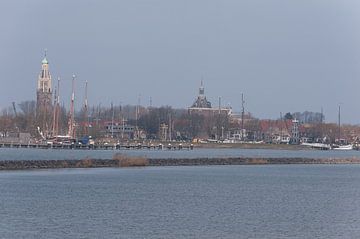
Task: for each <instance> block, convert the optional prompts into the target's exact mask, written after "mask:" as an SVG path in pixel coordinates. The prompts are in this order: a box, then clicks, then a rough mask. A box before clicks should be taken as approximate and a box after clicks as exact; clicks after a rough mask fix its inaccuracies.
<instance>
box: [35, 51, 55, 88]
mask: <svg viewBox="0 0 360 239" xmlns="http://www.w3.org/2000/svg"><path fill="white" fill-rule="evenodd" d="M38 91H41V92H49V93H51V92H52V89H51V75H50V72H49V62H48V60H47V58H46V50H45V56H44V59H43V60H42V61H41V72H40V74H39V78H38Z"/></svg>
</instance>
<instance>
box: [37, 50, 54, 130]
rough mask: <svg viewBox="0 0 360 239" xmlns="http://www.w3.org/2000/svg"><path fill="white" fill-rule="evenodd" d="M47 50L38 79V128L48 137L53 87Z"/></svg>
mask: <svg viewBox="0 0 360 239" xmlns="http://www.w3.org/2000/svg"><path fill="white" fill-rule="evenodd" d="M46 54H47V51H46V50H45V55H44V59H43V60H42V61H41V71H40V74H39V77H38V82H37V89H36V118H37V124H38V125H37V126H38V127H40V129H41V131H42V132H43V134H44V135H45V136H46V135H47V134H49V133H50V127H51V118H52V117H51V115H52V108H53V107H52V87H51V74H50V72H49V62H48V60H47V56H46Z"/></svg>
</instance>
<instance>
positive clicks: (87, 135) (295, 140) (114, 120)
mask: <svg viewBox="0 0 360 239" xmlns="http://www.w3.org/2000/svg"><path fill="white" fill-rule="evenodd" d="M75 81H76V76H75V75H74V76H73V87H72V95H71V99H70V102H71V103H70V105H69V106H65V105H63V104H61V103H60V96H61V91H60V89H61V87H60V80H57V81H55V82H54V80H53V79H52V76H51V74H50V69H49V62H48V59H47V56H46V54H45V57H44V59H43V60H42V62H41V70H40V74H39V77H38V84H37V89H36V90H35V89H34V93H35V92H36V101H35V100H29V101H24V102H13V104H12V105H11V106H9V107H8V108H6V109H4V110H2V112H1V115H0V143H3V144H4V143H18V144H30V143H31V144H51V145H53V144H82V145H91V144H111V145H113V144H119V143H121V142H144V141H145V142H146V141H147V142H176V141H177V142H188V143H222V144H226V143H228V144H231V143H254V144H255V143H256V144H261V143H263V144H294V145H297V144H304V145H306V144H308V145H311V144H313V145H315V144H329V145H347V144H351V145H357V144H358V141H359V138H358V136H359V135H360V127H359V126H355V125H342V124H341V122H340V119H341V117H340V107H339V122H338V123H337V124H335V123H325V116H324V114H323V113H322V112H308V111H306V112H284V113H283V114H282V113H280V114H279V118H278V119H275V120H269V119H258V118H255V117H253V116H252V114H251V113H250V112H249V111H248V110H246V107H245V102H244V96H243V95H242V110H241V112H240V113H235V112H233V110H232V108H231V107H225V106H223V105H222V103H221V98H219V101H218V102H216V103H215V104H214V103H212V102H209V101H208V100H207V98H206V94H205V87H204V82H203V81H201V82H199V93H198V95H197V96H194V98H195V100H194V103H193V104H192V105H190V106H189V107H188V108H187V109H174V108H172V107H170V106H162V107H153V106H151V105H150V106H148V107H145V106H142V105H140V104H138V105H115V104H114V105H113V104H112V105H110V106H108V107H106V106H101V105H100V104H99V105H96V104H95V105H92V106H89V105H88V95H87V83H86V84H85V86H84V87H83V90H84V91H85V98H84V99H83V100H82V108H81V109H80V110H79V111H75V110H74V103H75V102H74V100H75V92H74V83H75ZM66 87H69V86H66ZM61 97H64V96H61ZM90 97H91V96H90Z"/></svg>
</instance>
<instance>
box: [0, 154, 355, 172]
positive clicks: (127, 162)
mask: <svg viewBox="0 0 360 239" xmlns="http://www.w3.org/2000/svg"><path fill="white" fill-rule="evenodd" d="M275 164H360V158H251V157H236V158H176V159H173V158H171V159H169V158H167V159H159V158H143V157H128V156H124V155H115V156H114V158H113V159H90V158H87V159H81V160H75V159H64V160H4V161H0V171H3V170H27V169H66V168H123V167H161V166H211V165H275Z"/></svg>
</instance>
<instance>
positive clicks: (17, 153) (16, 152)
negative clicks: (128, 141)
mask: <svg viewBox="0 0 360 239" xmlns="http://www.w3.org/2000/svg"><path fill="white" fill-rule="evenodd" d="M115 153H122V154H126V155H130V156H145V157H149V158H183V157H185V158H199V157H209V158H211V157H215V158H216V157H241V156H242V157H269V158H276V157H277V158H284V157H302V158H353V157H357V158H360V151H355V150H349V151H341V150H340V151H339V150H326V151H321V150H276V149H239V148H234V149H199V148H197V149H194V150H148V149H143V150H125V149H123V150H61V149H28V148H22V149H16V148H0V160H53V159H85V158H95V159H111V158H112V157H113V155H114V154H115Z"/></svg>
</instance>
